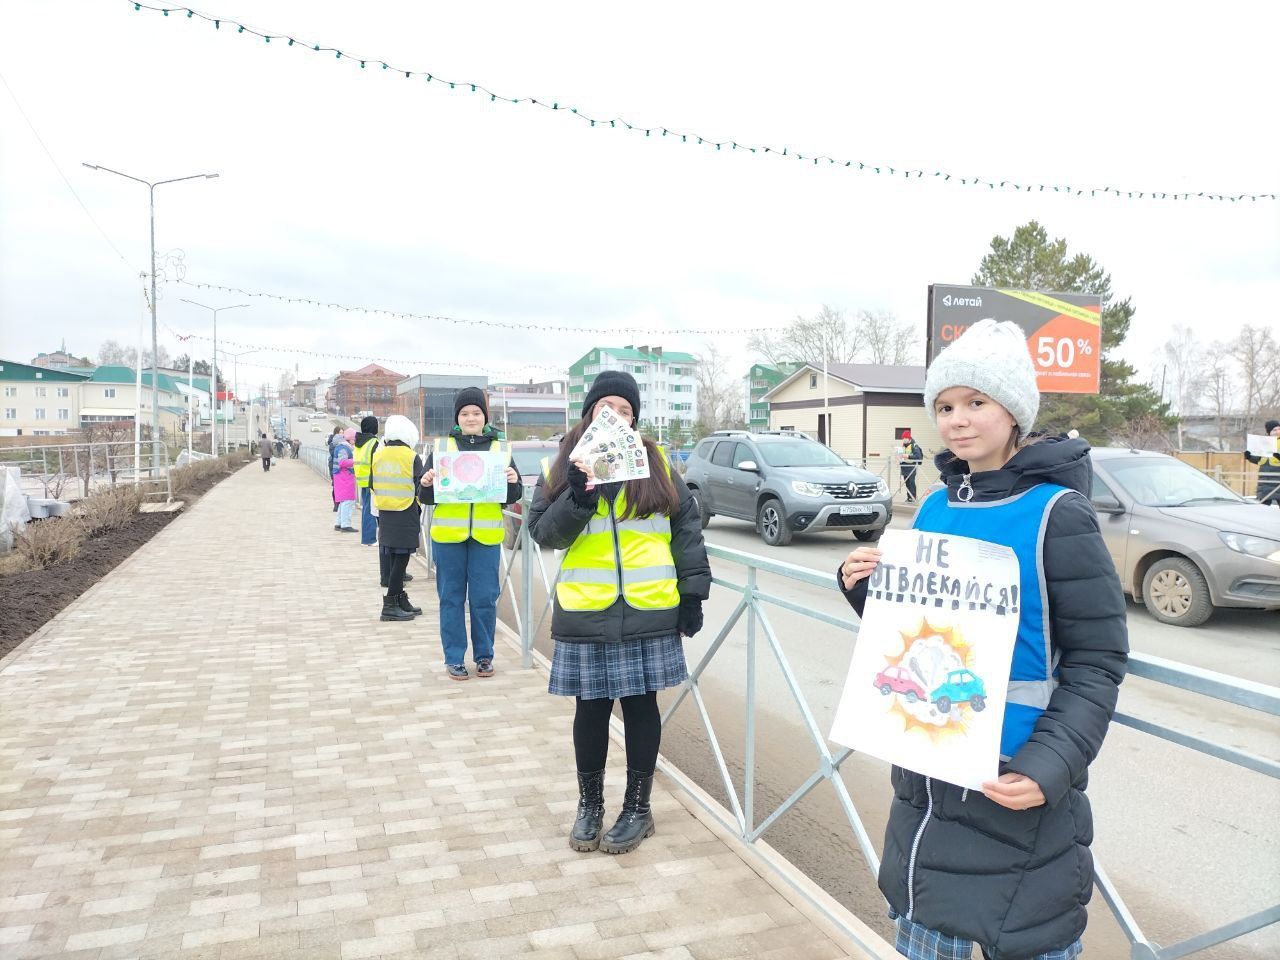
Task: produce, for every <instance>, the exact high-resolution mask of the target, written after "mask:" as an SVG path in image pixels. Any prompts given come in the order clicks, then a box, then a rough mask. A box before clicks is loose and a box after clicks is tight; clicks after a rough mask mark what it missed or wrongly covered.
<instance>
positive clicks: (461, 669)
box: [445, 663, 471, 680]
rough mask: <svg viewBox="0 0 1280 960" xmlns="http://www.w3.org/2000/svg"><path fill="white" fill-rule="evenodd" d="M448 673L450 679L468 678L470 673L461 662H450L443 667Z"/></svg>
mask: <svg viewBox="0 0 1280 960" xmlns="http://www.w3.org/2000/svg"><path fill="white" fill-rule="evenodd" d="M445 670H446V671H447V672H448V674H449V679H450V680H470V679H471V674H469V673H467V668H466V667H465V666H464V665H463V664H461V663H451V664H449V665H448V666H446V667H445Z"/></svg>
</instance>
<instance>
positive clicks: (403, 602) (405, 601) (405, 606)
mask: <svg viewBox="0 0 1280 960" xmlns="http://www.w3.org/2000/svg"><path fill="white" fill-rule="evenodd" d="M399 605H400V609H401V610H403V611H405V612H406V613H412V614H413V615H414V616H415V617H416V616H417V615H418V614H420V613H421V612H422V608H421V607H415V606H414V605H413V604H412V603H410V602H409V595H408V594H407V593H405V592H404V591H403V590H401V591H400V602H399Z"/></svg>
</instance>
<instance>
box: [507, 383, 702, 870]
mask: <svg viewBox="0 0 1280 960" xmlns="http://www.w3.org/2000/svg"><path fill="white" fill-rule="evenodd" d="M606 408H607V409H608V410H612V411H613V413H615V414H617V415H618V416H619V417H620V418H621V419H622V421H624V423H625V424H626V425H627V426H629V427H630V428H631V429H632V430H635V427H636V423H637V421H638V419H639V415H640V388H639V387H638V386H637V384H636V381H635V378H634V377H632V376H631V375H630V374H628V373H624V372H621V371H614V370H606V371H603V372H602V373H600V374H598V375H597V376H596V378H595V381H594V382H593V383H592V385H591V389H590V390H589V391H588V393H587V395H586V399H585V400H584V402H583V407H582V411H583V414H582V422H581V423H579V424H578V425H577V426H575V427H574V428H573V429H571V430H570V431H569V432H568V433H567V434H566V435H565V437H564V439H563V440H562V441H561V443H560V452H559V454H558V456H557V457H556V458H555V460H554V462H547V463H544V464H543V473H542V476H541V477H540V478H539V479H538V485H537V487H536V488H535V490H534V494H533V504H532V508H531V509H530V511H529V519H528V523H529V535H530V536H531V537H533V539H534V540H535V541H537V542H538V543H539V544H541V545H542V546H544V547H550V548H552V549H556V550H565V551H567V552H566V553H565V556H564V561H563V564H562V566H561V572H560V579H559V581H558V582H557V584H556V594H555V609H554V613H553V615H552V621H551V635H552V637H553V638H554V639H555V655H554V657H553V660H552V665H551V681H550V685H549V688H550V692H551V693H553V694H558V695H561V696H570V697H574V698H576V701H577V708H576V712H575V714H574V719H573V748H574V755H575V760H576V763H577V770H578V811H577V818H576V820H575V822H574V825H573V828H572V830H571V831H570V835H569V845H570V846H571V847H573V849H575V850H580V851H584V852H585V851H590V850H595V849H597V848H598V849H601V850H604V851H606V852H608V853H627V852H629V851H631V850H634V849H636V847H638V846H640V844H641V842H643V840H644V839H645V838H646V837H648V836H651V835H652V834H653V831H654V826H653V814H652V811H651V810H650V806H649V797H650V791H651V789H652V786H653V772H654V769H655V768H656V766H657V761H658V746H659V742H660V740H661V737H662V721H661V716H660V714H659V712H658V698H657V691H659V690H662V689H664V688H666V687H671V686H676V685H678V684H681V683H683V682H684V681H685V680H687V679H688V677H689V672H688V668H687V667H686V665H685V659H684V648H683V646H682V645H681V642H680V638H681V637H682V636H684V637H688V636H693V635H694V634H695V633H697V632H698V631H699V630H700V629H701V628H702V602H703V601H704V600H705V599H706V598H707V594H708V591H709V590H710V588H711V568H710V565H709V564H708V562H707V552H706V546H705V544H704V543H703V540H702V523H701V520H700V518H699V514H698V505H697V502H696V501H695V500H694V499H693V496H692V495H691V494H690V492H689V488H688V487H686V486H685V485H684V481H683V480H682V479H681V478H680V475H679V474H678V473H676V472H675V471H673V470H672V469H671V467H670V464H668V463H667V459H666V457H665V456H664V455H663V454H662V453H661V452H660V451H659V449H658V447H657V445H656V444H654V443H653V441H651V440H648V439H644V438H641V439H640V440H639V441H637V442H642V443H643V445H644V450H645V453H646V454H647V457H648V463H649V476H647V477H644V478H642V479H631V480H627V481H626V482H623V483H598V484H593V483H591V482H590V481H589V478H588V475H587V474H588V466H589V465H588V464H587V463H586V462H585V461H583V460H582V459H576V460H575V459H573V457H572V456H571V454H572V453H573V452H574V451H575V448H576V447H577V446H578V445H579V441H580V440H581V439H582V438H583V435H584V434H585V433H587V432H588V430H589V429H590V428H591V427H592V426H593V424H594V423H595V422H596V420H597V418H598V417H600V416H601V411H602V410H605V409H606ZM604 419H606V420H607V419H609V417H608V415H607V414H605V415H604ZM615 700H618V701H621V704H622V718H623V722H624V723H625V726H626V747H627V784H626V791H625V793H624V795H623V801H622V810H621V812H620V814H619V816H618V819H617V822H616V823H615V824H614V825H613V827H612V828H611V829H610V830H608V831H607V832H602V831H603V827H604V772H605V760H606V758H607V756H608V752H609V718H610V716H611V714H612V712H613V702H614V701H615Z"/></svg>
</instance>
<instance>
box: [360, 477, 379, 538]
mask: <svg viewBox="0 0 1280 960" xmlns="http://www.w3.org/2000/svg"><path fill="white" fill-rule="evenodd" d="M360 542H361V543H364V544H374V543H377V542H378V518H377V517H375V516H374V515H373V490H372V489H370V488H369V487H361V488H360Z"/></svg>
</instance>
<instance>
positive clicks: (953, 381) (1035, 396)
mask: <svg viewBox="0 0 1280 960" xmlns="http://www.w3.org/2000/svg"><path fill="white" fill-rule="evenodd" d="M951 387H969V388H971V389H973V390H978V391H980V392H982V393H985V394H986V395H987V396H988V397H990V398H991V399H992V400H994V401H995V402H996V403H998V404H1000V406H1002V407H1004V408H1005V409H1006V410H1008V411H1009V413H1010V414H1011V415H1012V416H1013V419H1014V420H1015V421H1016V422H1017V424H1018V439H1019V440H1021V439H1022V438H1023V437H1025V436H1026V435H1027V434H1028V433H1030V432H1031V428H1032V427H1033V426H1035V422H1036V414H1037V413H1039V412H1040V390H1039V388H1038V387H1037V386H1036V370H1035V367H1034V366H1032V364H1031V354H1029V353H1028V352H1027V337H1026V334H1024V333H1023V332H1022V328H1021V327H1019V326H1018V325H1017V324H1016V323H1009V322H1007V321H1006V322H1003V323H997V322H996V321H995V320H991V319H986V320H979V321H978V322H977V323H975V324H974V325H973V326H972V327H970V328H969V329H968V330H966V331H965V332H964V333H963V334H961V335H960V338H959V339H958V340H956V341H955V342H954V343H953V344H951V346H949V347H947V348H946V349H944V350H943V351H942V352H941V353H940V354H938V356H937V357H936V358H934V361H933V363H932V364H930V365H929V371H928V373H926V374H925V378H924V406H925V410H926V411H927V412H928V414H929V416H930V418H931V419H932V420H933V422H934V423H937V422H938V413H937V411H936V410H935V409H934V401H936V400H937V399H938V394H940V393H942V392H943V391H944V390H949V389H950V388H951Z"/></svg>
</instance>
